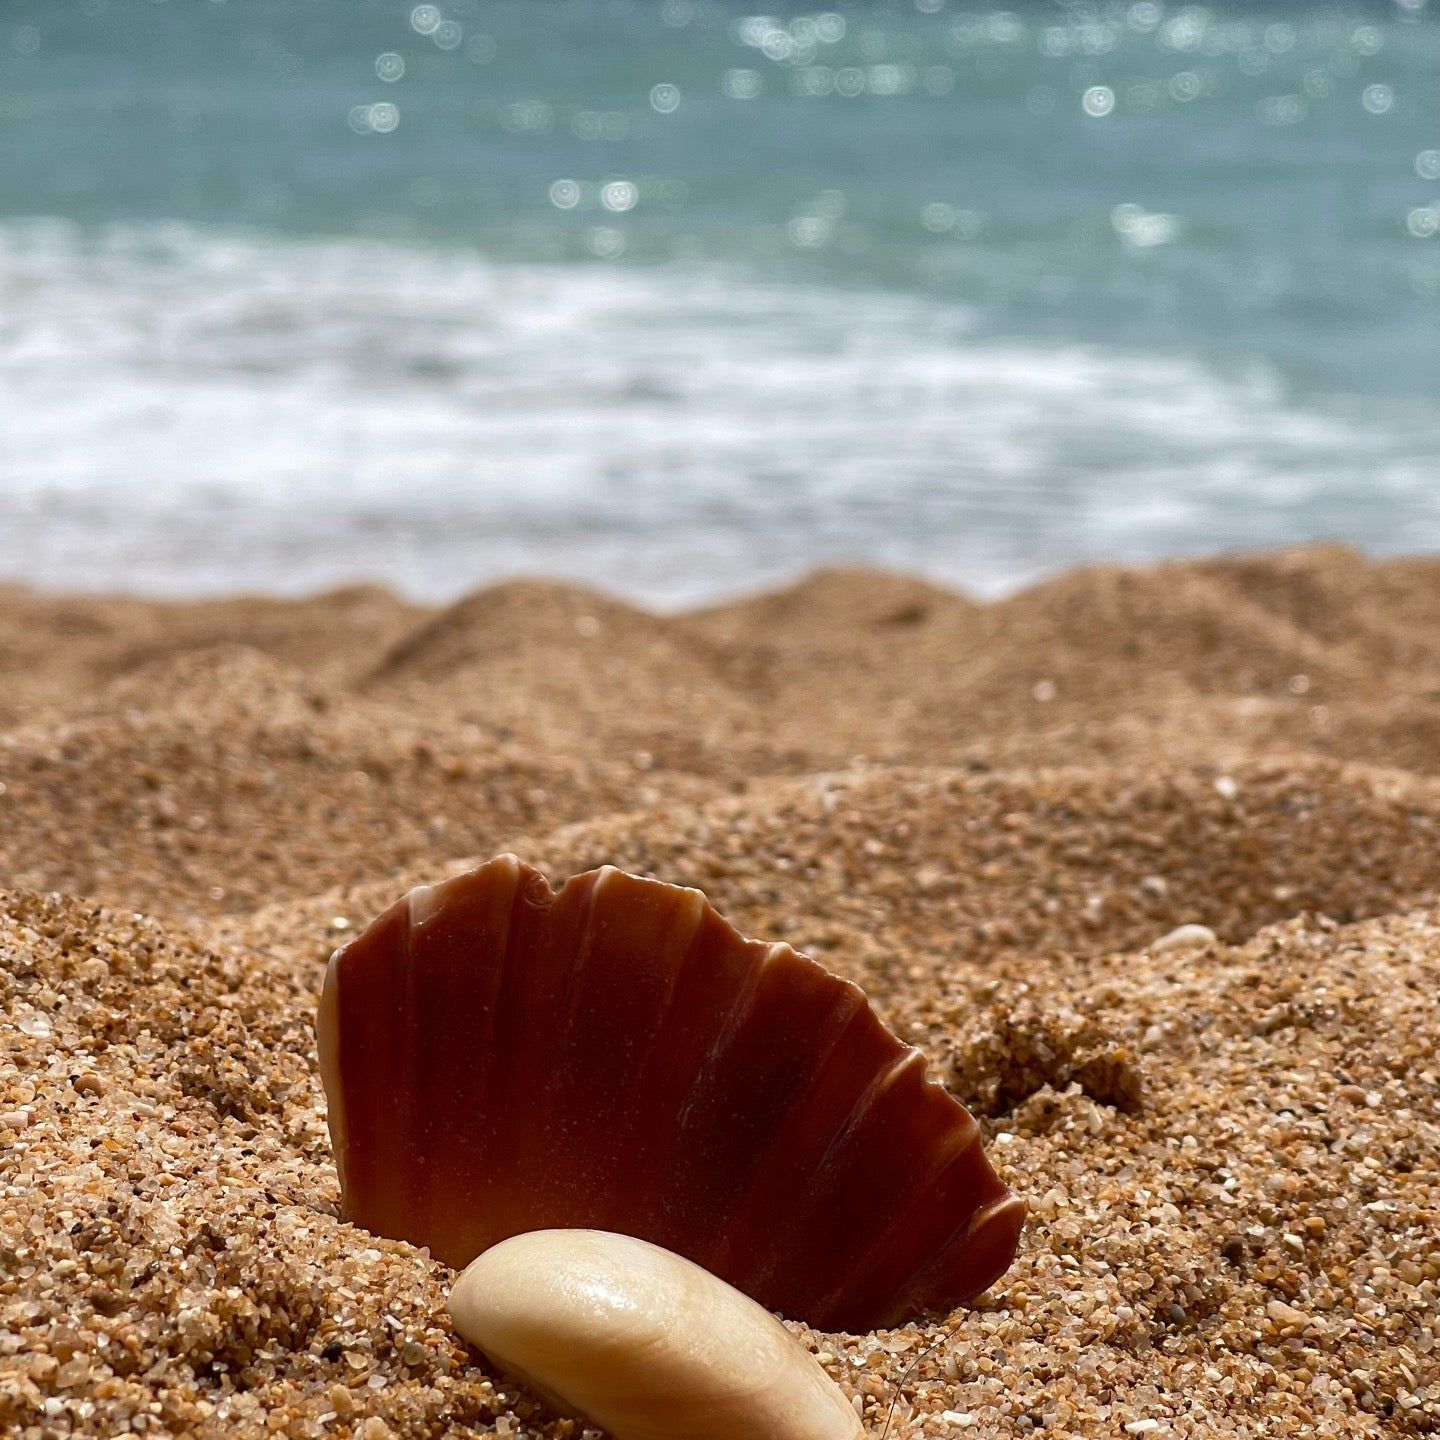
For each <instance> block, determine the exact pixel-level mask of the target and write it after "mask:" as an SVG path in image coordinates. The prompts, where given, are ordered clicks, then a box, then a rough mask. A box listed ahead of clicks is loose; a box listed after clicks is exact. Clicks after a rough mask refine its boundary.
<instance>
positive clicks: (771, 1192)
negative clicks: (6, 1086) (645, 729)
mask: <svg viewBox="0 0 1440 1440" xmlns="http://www.w3.org/2000/svg"><path fill="white" fill-rule="evenodd" d="M318 1033H319V1047H320V1065H321V1074H322V1077H323V1079H324V1083H325V1092H326V1096H327V1099H328V1101H329V1117H330V1133H331V1138H332V1141H333V1143H334V1148H335V1157H336V1163H337V1166H338V1168H339V1172H340V1191H341V1213H342V1215H343V1216H344V1218H346V1219H347V1220H352V1221H354V1222H355V1223H356V1224H358V1225H361V1226H364V1227H365V1228H366V1229H368V1230H372V1231H375V1232H376V1233H378V1234H381V1235H387V1236H391V1237H394V1238H397V1239H404V1240H410V1241H413V1242H414V1243H416V1244H419V1245H426V1246H428V1247H429V1248H430V1251H431V1253H432V1254H434V1255H435V1256H436V1257H437V1258H438V1259H440V1260H442V1261H444V1262H445V1263H446V1264H448V1265H452V1266H454V1267H456V1268H457V1269H458V1268H460V1267H462V1266H464V1265H467V1264H468V1263H469V1262H470V1261H471V1260H472V1259H474V1257H475V1256H476V1255H478V1254H480V1253H481V1252H482V1251H483V1250H486V1249H488V1248H489V1247H490V1246H492V1245H494V1244H496V1243H497V1242H499V1241H501V1240H504V1239H506V1238H507V1237H508V1236H511V1235H517V1234H520V1233H522V1232H524V1231H528V1230H543V1229H569V1228H587V1229H597V1230H612V1231H620V1232H623V1233H624V1234H627V1235H635V1236H638V1237H639V1238H641V1239H643V1240H649V1241H652V1242H654V1243H655V1244H657V1245H660V1246H663V1247H664V1248H665V1249H667V1250H673V1251H676V1252H678V1253H679V1254H681V1255H684V1256H686V1257H687V1258H689V1259H690V1260H693V1261H695V1263H696V1264H698V1265H702V1266H703V1267H704V1268H705V1269H707V1270H709V1271H710V1272H711V1273H712V1274H715V1275H718V1276H720V1277H721V1278H722V1279H724V1280H727V1281H728V1282H730V1283H731V1284H732V1285H735V1286H737V1287H738V1288H739V1289H741V1290H743V1291H744V1292H745V1293H746V1294H747V1295H750V1296H752V1297H753V1298H754V1299H756V1300H758V1301H759V1302H760V1303H761V1304H762V1305H764V1306H765V1307H766V1308H767V1309H770V1310H777V1311H779V1312H780V1313H782V1314H784V1315H787V1316H790V1317H792V1318H795V1319H801V1320H805V1321H807V1322H808V1323H810V1324H811V1325H815V1326H817V1327H820V1328H823V1329H831V1330H838V1329H848V1330H857V1329H870V1328H874V1327H877V1326H884V1325H892V1324H895V1323H898V1322H899V1321H900V1320H902V1319H905V1318H908V1317H910V1316H912V1315H914V1314H915V1313H916V1312H918V1311H920V1310H925V1309H949V1308H953V1306H954V1305H956V1304H958V1303H959V1302H961V1301H964V1300H967V1299H970V1298H972V1297H973V1296H975V1295H978V1294H979V1293H980V1292H981V1291H982V1290H984V1289H985V1288H986V1287H987V1286H988V1285H989V1284H991V1282H992V1281H994V1280H995V1279H996V1278H997V1277H998V1276H999V1275H1001V1274H1003V1273H1004V1271H1005V1269H1006V1268H1007V1267H1008V1266H1009V1264H1010V1261H1011V1260H1012V1259H1013V1258H1014V1252H1015V1247H1016V1244H1017V1241H1018V1237H1019V1232H1020V1226H1021V1222H1022V1217H1023V1214H1024V1206H1023V1205H1022V1204H1021V1202H1020V1201H1019V1200H1017V1199H1016V1198H1015V1196H1013V1195H1012V1194H1011V1193H1010V1191H1009V1190H1008V1189H1006V1187H1005V1186H1004V1185H1003V1184H1002V1183H1001V1182H1000V1180H999V1179H998V1178H997V1177H996V1175H995V1172H994V1171H993V1170H992V1169H991V1167H990V1164H989V1161H988V1160H987V1159H986V1157H985V1154H984V1152H983V1150H982V1148H981V1144H980V1131H979V1127H978V1126H977V1125H976V1123H975V1121H974V1119H973V1118H972V1117H971V1115H970V1113H969V1112H968V1111H967V1110H966V1109H965V1108H964V1107H963V1106H962V1105H961V1104H960V1103H959V1102H958V1101H956V1100H955V1099H954V1098H953V1097H952V1096H950V1095H949V1094H948V1093H947V1092H946V1091H945V1090H944V1089H943V1087H941V1086H940V1085H938V1084H936V1083H935V1082H934V1081H932V1080H929V1079H927V1078H926V1074H925V1061H924V1057H923V1056H922V1055H921V1054H920V1052H919V1051H917V1050H914V1049H911V1048H909V1047H907V1046H905V1045H903V1044H902V1043H901V1042H900V1041H899V1040H898V1039H896V1037H895V1036H894V1035H892V1034H891V1033H890V1032H889V1031H888V1030H887V1029H886V1028H885V1027H884V1025H883V1024H882V1023H881V1022H880V1020H879V1019H878V1018H877V1017H876V1015H875V1013H874V1011H873V1010H871V1008H870V1005H869V1002H868V1001H867V1000H866V998H865V995H864V994H863V992H862V991H861V990H859V989H858V988H857V987H856V986H854V985H852V984H850V983H848V982H847V981H844V980H841V979H840V978H839V977H838V976H835V975H832V974H830V973H829V972H828V971H826V970H824V969H823V968H822V967H821V966H819V965H817V964H816V963H815V962H814V961H813V960H810V959H808V958H807V957H805V956H803V955H800V954H798V953H797V952H796V951H794V950H793V949H791V948H790V946H788V945H783V944H778V945H768V944H763V943H761V942H759V941H755V940H747V939H745V938H743V937H742V936H741V935H740V934H739V933H738V932H737V931H736V930H735V929H734V928H733V927H732V926H731V925H729V924H728V923H727V922H726V921H725V920H723V919H721V917H720V916H719V915H718V914H717V913H716V912H715V910H714V909H713V908H712V907H711V905H710V903H709V901H707V900H706V898H705V897H704V896H703V895H702V894H701V893H700V892H699V891H698V890H688V889H681V888H679V887H677V886H673V885H665V884H662V883H660V882H658V881H654V880H643V879H639V878H637V877H636V876H633V875H626V874H624V873H623V872H621V871H619V870H616V869H614V868H612V867H610V866H606V867H605V868H604V869H601V870H594V871H591V872H589V873H587V874H584V875H579V876H576V877H575V878H574V879H572V880H570V881H569V882H568V883H567V884H566V885H565V886H564V887H563V889H561V890H560V891H559V892H558V893H555V892H553V891H552V890H551V889H550V886H549V885H548V884H547V883H546V881H545V878H544V876H543V875H541V874H540V872H539V871H537V870H534V869H531V868H530V867H529V866H526V865H522V864H521V862H520V861H519V860H517V859H516V858H515V857H514V856H513V855H504V856H501V857H500V858H499V859H496V860H492V861H491V862H490V863H489V864H487V865H483V866H481V867H480V868H479V869H478V870H474V871H471V872H470V873H469V874H466V875H461V876H458V877H456V878H455V879H452V880H448V881H446V882H445V883H444V884H442V885H438V886H434V887H425V888H421V889H418V890H413V891H411V892H410V894H409V895H407V896H406V897H405V898H404V899H402V900H400V901H399V902H398V903H397V904H395V905H393V906H392V907H391V908H390V909H389V910H387V911H386V912H385V913H384V914H383V915H382V916H380V918H379V919H378V920H376V921H375V922H374V924H372V925H371V926H370V927H369V929H367V930H366V931H365V932H364V933H363V934H361V935H360V936H358V937H357V938H356V939H354V940H352V941H351V942H350V943H349V944H348V945H346V946H344V947H343V948H342V949H340V950H338V951H336V953H335V954H334V955H333V956H332V957H331V960H330V966H329V969H328V971H327V973H326V977H325V988H324V993H323V996H322V998H321V1002H320V1015H319V1020H318Z"/></svg>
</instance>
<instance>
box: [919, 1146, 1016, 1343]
mask: <svg viewBox="0 0 1440 1440" xmlns="http://www.w3.org/2000/svg"><path fill="white" fill-rule="evenodd" d="M986 1168H987V1169H988V1168H989V1162H988V1161H987V1162H986ZM992 1173H993V1172H992ZM996 1183H997V1184H999V1185H1000V1186H1001V1193H1000V1194H999V1195H997V1196H996V1197H995V1198H994V1199H993V1200H989V1201H986V1203H985V1204H983V1205H978V1206H976V1208H975V1209H974V1210H972V1211H971V1212H970V1214H969V1215H968V1216H966V1218H965V1219H964V1220H963V1221H962V1222H961V1223H960V1224H959V1225H957V1226H956V1227H955V1229H954V1230H953V1231H951V1233H950V1234H949V1235H948V1236H947V1237H946V1239H945V1240H944V1241H943V1242H942V1243H941V1244H940V1245H937V1246H936V1247H935V1248H934V1249H933V1250H932V1251H931V1252H930V1254H929V1255H927V1256H926V1258H925V1261H924V1263H923V1264H921V1265H919V1266H918V1267H917V1268H916V1270H915V1273H914V1274H913V1275H911V1276H909V1277H907V1279H906V1281H905V1283H904V1285H903V1286H901V1287H900V1288H899V1289H898V1290H897V1291H896V1299H895V1303H894V1304H893V1305H892V1307H891V1310H892V1313H904V1314H908V1313H910V1312H911V1311H913V1310H915V1309H923V1308H928V1305H929V1301H928V1295H929V1291H930V1288H931V1283H932V1277H933V1276H934V1274H935V1272H937V1271H938V1270H940V1269H942V1268H943V1267H944V1265H945V1264H946V1262H947V1261H948V1259H949V1258H950V1256H951V1255H952V1254H953V1253H954V1252H955V1251H957V1250H967V1249H969V1248H970V1247H971V1246H972V1245H973V1244H974V1242H975V1240H976V1239H977V1238H978V1237H979V1236H980V1235H981V1234H983V1233H984V1231H985V1230H986V1229H988V1228H989V1227H990V1226H992V1225H993V1224H994V1223H995V1222H996V1221H997V1220H999V1219H1000V1218H1001V1217H1002V1216H1004V1215H1007V1214H1012V1213H1014V1212H1015V1211H1016V1210H1017V1208H1018V1210H1019V1212H1020V1214H1019V1219H1020V1220H1022V1221H1023V1219H1024V1212H1025V1202H1024V1201H1023V1200H1022V1199H1021V1198H1020V1197H1019V1196H1018V1195H1016V1194H1015V1193H1014V1192H1013V1191H1012V1190H1010V1189H1009V1188H1008V1187H1007V1186H1005V1185H1004V1184H1003V1182H1001V1181H1000V1180H999V1177H998V1176H997V1177H996ZM1012 1258H1013V1250H1012V1252H1011V1253H1010V1254H1007V1255H1006V1257H1005V1259H1004V1260H1003V1262H1002V1263H1001V1265H1000V1267H999V1269H998V1270H997V1271H996V1273H995V1274H994V1275H992V1276H990V1277H988V1278H987V1279H986V1281H985V1283H984V1284H983V1285H980V1286H978V1287H975V1288H971V1289H968V1290H967V1291H966V1292H965V1293H964V1294H962V1295H961V1296H960V1297H959V1303H961V1304H963V1303H964V1302H965V1301H967V1300H971V1299H973V1298H974V1297H975V1296H976V1295H979V1294H981V1293H983V1292H984V1291H985V1290H987V1289H989V1287H990V1286H991V1285H992V1284H994V1282H995V1281H996V1280H997V1279H998V1278H999V1277H1000V1275H1002V1274H1004V1272H1005V1270H1006V1269H1007V1268H1008V1267H1009V1264H1010V1260H1011V1259H1012Z"/></svg>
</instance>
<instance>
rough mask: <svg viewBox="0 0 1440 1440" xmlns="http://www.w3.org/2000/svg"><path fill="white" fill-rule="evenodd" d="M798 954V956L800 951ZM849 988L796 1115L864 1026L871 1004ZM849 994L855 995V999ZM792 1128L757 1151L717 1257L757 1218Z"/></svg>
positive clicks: (720, 1235) (802, 1092) (797, 1103)
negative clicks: (761, 1193) (846, 1005)
mask: <svg viewBox="0 0 1440 1440" xmlns="http://www.w3.org/2000/svg"><path fill="white" fill-rule="evenodd" d="M794 953H797V954H798V952H794ZM800 958H802V959H803V958H804V957H803V956H802V957H800ZM846 988H847V995H846V998H847V999H850V1000H853V1003H852V1007H851V1009H850V1013H849V1014H848V1015H846V1017H845V1019H844V1020H843V1021H842V1022H841V1023H840V1024H839V1025H837V1026H836V1027H835V1030H834V1033H833V1034H832V1035H831V1036H830V1038H829V1040H828V1042H827V1043H826V1045H825V1048H824V1049H823V1050H822V1051H821V1052H820V1053H819V1054H817V1055H816V1057H815V1063H814V1065H813V1066H812V1067H811V1069H810V1073H809V1075H808V1076H807V1077H806V1081H805V1085H804V1088H803V1089H801V1090H800V1091H799V1092H798V1093H797V1094H796V1096H795V1098H794V1101H793V1102H792V1104H791V1114H792V1115H794V1114H796V1113H797V1112H799V1111H801V1110H802V1109H803V1108H804V1107H805V1106H807V1105H808V1104H809V1103H810V1101H811V1097H812V1096H813V1095H814V1093H815V1091H816V1089H817V1088H818V1087H819V1085H820V1083H821V1081H822V1079H823V1078H824V1077H825V1072H826V1067H827V1066H828V1065H829V1063H830V1061H831V1059H832V1058H833V1057H834V1055H835V1054H836V1052H837V1051H838V1050H839V1049H840V1045H841V1042H842V1041H843V1040H844V1039H845V1037H846V1036H847V1035H848V1034H849V1033H850V1030H851V1029H852V1028H853V1027H854V1026H855V1025H857V1024H858V1023H860V1017H861V1015H862V1014H863V1012H864V1011H865V1009H866V1008H867V1003H868V1002H867V1001H866V999H865V995H864V993H863V992H862V991H861V990H860V989H859V987H858V986H853V985H847V987H846ZM848 992H853V996H852V995H851V994H850V993H848ZM789 1128H790V1127H788V1126H786V1125H783V1124H782V1125H779V1126H777V1127H776V1129H775V1133H774V1134H773V1135H772V1136H771V1137H770V1139H769V1141H768V1142H767V1143H766V1145H765V1146H764V1148H763V1149H761V1150H759V1151H757V1152H756V1155H755V1164H754V1168H753V1170H752V1172H751V1175H750V1180H749V1183H748V1184H747V1185H746V1187H745V1188H744V1189H743V1190H742V1191H741V1192H740V1194H739V1196H738V1197H737V1199H736V1201H735V1204H734V1206H733V1207H732V1209H731V1212H730V1214H729V1215H728V1216H727V1217H726V1218H725V1221H724V1223H723V1227H722V1228H721V1229H720V1230H719V1231H718V1243H717V1246H716V1253H717V1254H720V1255H729V1254H730V1252H731V1249H732V1247H733V1245H734V1241H735V1233H736V1231H737V1230H738V1229H739V1228H740V1227H741V1226H742V1225H743V1224H747V1223H751V1222H752V1221H753V1219H754V1217H753V1216H752V1215H751V1214H750V1213H749V1212H750V1209H751V1207H752V1205H753V1203H754V1201H755V1196H756V1192H757V1191H758V1190H759V1189H760V1186H761V1184H762V1183H763V1181H764V1178H765V1174H766V1171H767V1170H768V1169H769V1167H770V1162H771V1160H772V1159H773V1157H774V1156H776V1155H777V1154H778V1153H780V1152H781V1150H782V1148H783V1147H787V1146H789V1145H790V1144H792V1143H793V1140H792V1137H791V1135H790V1133H789Z"/></svg>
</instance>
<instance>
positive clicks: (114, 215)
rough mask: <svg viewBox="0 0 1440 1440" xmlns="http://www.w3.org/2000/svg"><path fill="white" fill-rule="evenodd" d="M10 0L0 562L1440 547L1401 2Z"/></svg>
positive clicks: (649, 577)
mask: <svg viewBox="0 0 1440 1440" xmlns="http://www.w3.org/2000/svg"><path fill="white" fill-rule="evenodd" d="M772 12H773V13H771V14H769V15H758V14H752V13H749V12H747V11H746V10H745V9H744V8H742V7H739V6H735V5H730V4H720V3H716V0H655V3H650V0H644V3H642V0H613V3H612V0H562V3H557V4H554V5H550V6H546V7H544V9H543V10H542V9H541V8H540V7H538V6H536V5H534V4H533V3H530V0H503V3H491V0H452V3H449V4H444V5H439V6H431V5H425V4H421V5H418V6H417V5H415V4H413V3H408V4H401V3H390V0H353V3H349V4H345V5H341V4H339V3H333V0H247V3H246V4H244V5H241V4H239V3H238V0H229V3H221V0H169V3H155V0H77V3H74V4H68V3H67V4H63V5H57V4H55V3H53V0H51V3H40V0H10V3H9V4H8V5H7V7H6V9H5V10H4V12H3V13H0V579H22V580H28V581H31V582H33V583H37V584H41V585H44V586H48V587H52V588H62V589H84V590H105V589H130V590H140V591H147V592H153V593H170V594H179V593H217V592H227V591H234V590H238V589H250V590H270V591H277V592H284V593H297V592H302V591H308V590H313V589H316V588H319V587H322V586H324V585H328V584H333V583H342V582H348V581H351V580H356V579H376V580H381V581H385V582H388V583H391V584H393V585H396V586H398V587H399V588H401V589H403V590H405V591H408V592H410V593H414V594H417V595H421V596H426V597H431V598H443V597H447V596H450V595H454V594H457V593H459V592H461V591H463V590H466V589H470V588H472V587H473V586H475V585H477V584H479V583H483V582H485V581H487V580H490V579H495V578H499V577H501V576H505V575H511V574H516V573H541V574H547V575H553V576H559V577H565V578H572V579H576V580H581V581H586V582H589V583H594V584H600V585H604V586H607V587H608V588H611V589H613V590H618V591H620V592H622V593H626V594H629V595H631V596H634V597H636V598H639V599H642V600H647V601H649V602H651V603H659V604H682V603H689V602H693V601H697V600H701V599H705V598H708V597H710V596H712V595H717V594H722V593H729V592H733V591H736V590H739V589H744V588H748V587H752V586H754V585H757V584H761V583H768V582H771V581H774V580H778V579H780V578H783V577H786V576H789V575H793V574H795V573H797V572H799V571H802V570H805V569H808V568H811V567H812V566H814V565H818V564H822V563H827V562H831V561H839V560H851V561H857V560H858V561H870V562H873V563H879V564H885V565H890V566H895V567H901V568H907V569H912V570H917V571H920V572H922V573H926V574H929V575H932V576H934V577H936V578H938V579H941V580H945V581H948V582H950V583H956V584H960V585H963V586H965V587H966V588H969V589H971V590H973V591H978V592H980V593H995V592H997V591H1001V590H1004V589H1007V588H1010V587H1013V586H1014V585H1016V584H1019V583H1022V582H1024V581H1027V580H1029V579H1032V578H1034V577H1036V576H1038V575H1041V574H1044V573H1047V572H1049V571H1052V570H1054V569H1057V568H1061V567H1063V566H1066V565H1069V564H1073V563H1081V562H1085V561H1088V560H1096V559H1121V560H1146V559H1152V558H1155V557H1158V556H1162V555H1171V554H1187V553H1199V552H1204V551H1209V550H1214V549H1219V548H1232V547H1240V546H1254V545H1274V544H1285V543H1291V542H1296V541H1302V540H1307V539H1317V538H1336V539H1344V540H1349V541H1351V542H1352V543H1356V544H1359V545H1361V546H1363V547H1365V548H1367V549H1370V550H1373V551H1377V552H1382V553H1383V552H1394V551H1400V550H1421V549H1434V548H1440V235H1437V233H1436V232H1440V23H1437V20H1436V17H1435V15H1434V14H1432V13H1431V12H1430V11H1429V10H1428V9H1427V7H1426V5H1425V4H1424V3H1422V0H1406V3H1403V4H1387V5H1383V6H1382V5H1347V6H1343V7H1336V6H1317V5H1306V4H1297V3H1289V4H1283V5H1275V6H1272V7H1269V8H1266V9H1264V10H1259V9H1256V8H1255V7H1244V8H1238V7H1234V6H1231V7H1229V8H1226V7H1219V6H1212V7H1209V8H1201V7H1196V6H1180V7H1177V6H1165V5H1161V4H1159V3H1156V0H1137V3H1129V4H1123V5H1122V4H1115V5H1084V6H1081V5H1059V4H1053V3H1044V4H1040V3H1034V4H1028V5H1023V6H1011V7H1010V8H999V7H996V8H982V7H976V6H970V7H968V8H961V7H958V6H956V5H953V4H948V3H945V0H906V3H904V4H899V3H895V4H878V3H866V4H859V5H851V6H845V7H840V8H836V9H834V10H824V11H817V10H798V9H790V8H788V7H785V8H776V7H772Z"/></svg>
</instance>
